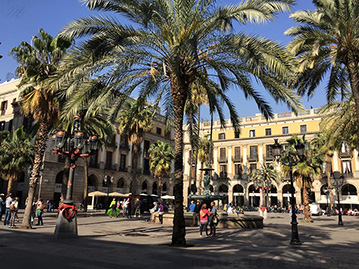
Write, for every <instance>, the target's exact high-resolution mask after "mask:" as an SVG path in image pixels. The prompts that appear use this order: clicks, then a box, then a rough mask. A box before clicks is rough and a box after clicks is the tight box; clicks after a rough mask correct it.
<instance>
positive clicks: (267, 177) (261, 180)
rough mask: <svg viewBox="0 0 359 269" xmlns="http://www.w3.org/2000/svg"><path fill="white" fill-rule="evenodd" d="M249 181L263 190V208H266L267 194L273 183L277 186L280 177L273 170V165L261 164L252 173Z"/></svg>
mask: <svg viewBox="0 0 359 269" xmlns="http://www.w3.org/2000/svg"><path fill="white" fill-rule="evenodd" d="M249 180H250V181H252V182H256V183H257V186H258V187H259V188H261V189H262V190H265V192H266V193H267V197H266V198H265V206H266V207H267V206H268V192H269V189H270V188H271V186H272V185H273V184H274V183H275V184H276V185H279V183H280V177H279V176H278V173H277V172H276V171H275V169H274V165H273V164H266V163H262V164H261V168H260V169H257V170H255V171H253V173H251V176H250V178H249Z"/></svg>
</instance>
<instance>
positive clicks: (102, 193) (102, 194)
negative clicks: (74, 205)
mask: <svg viewBox="0 0 359 269" xmlns="http://www.w3.org/2000/svg"><path fill="white" fill-rule="evenodd" d="M88 196H107V193H104V192H102V191H93V192H90V193H89V194H88Z"/></svg>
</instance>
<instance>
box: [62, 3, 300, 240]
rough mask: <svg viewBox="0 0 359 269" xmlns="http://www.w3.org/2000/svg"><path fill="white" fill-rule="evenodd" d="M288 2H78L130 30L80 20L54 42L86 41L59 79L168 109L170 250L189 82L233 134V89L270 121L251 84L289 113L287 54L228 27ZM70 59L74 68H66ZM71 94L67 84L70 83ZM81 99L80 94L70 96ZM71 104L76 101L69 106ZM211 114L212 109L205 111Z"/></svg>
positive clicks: (179, 196)
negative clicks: (96, 83) (94, 84)
mask: <svg viewBox="0 0 359 269" xmlns="http://www.w3.org/2000/svg"><path fill="white" fill-rule="evenodd" d="M293 2H294V1H292V0H248V1H244V2H241V3H240V4H237V5H231V6H220V7H219V6H217V4H216V3H217V2H216V1H214V0H124V1H115V0H85V3H86V4H87V6H88V8H90V9H93V10H99V11H112V12H114V13H115V14H119V15H124V16H126V17H127V18H128V19H129V20H130V21H131V22H133V23H135V24H136V27H132V26H127V25H123V24H121V22H120V21H119V20H117V19H116V18H114V17H106V18H105V17H89V18H81V19H78V20H76V21H75V22H73V23H72V24H70V25H68V26H67V27H66V28H65V29H64V31H63V32H62V36H66V37H77V38H86V37H87V39H86V40H84V42H83V43H82V44H80V45H79V46H78V47H76V48H74V49H73V50H71V52H70V53H69V54H68V57H67V59H66V60H65V61H64V65H63V69H62V70H61V71H60V72H59V76H60V80H61V79H62V80H65V81H67V82H68V81H69V80H70V78H71V76H73V77H74V79H73V83H74V84H77V83H78V82H79V81H81V78H82V77H86V76H87V75H88V74H91V75H93V76H95V75H97V78H98V80H100V81H101V82H102V83H104V84H105V85H106V89H105V90H104V92H103V94H101V96H100V97H99V100H101V101H98V102H97V103H103V100H105V97H106V92H107V93H110V92H113V91H119V92H121V93H125V94H131V93H132V92H133V91H134V90H135V89H138V90H139V91H138V92H139V95H140V96H141V97H142V98H146V97H148V96H157V100H160V99H161V97H163V100H164V101H165V102H164V107H165V111H167V110H168V109H169V108H170V109H173V118H174V120H173V130H174V132H175V176H174V182H175V217H174V226H173V234H172V244H173V245H180V246H183V245H185V244H186V240H185V220H184V215H183V170H182V169H183V130H182V128H183V117H184V107H185V104H186V102H187V100H188V95H189V92H190V90H191V86H192V84H193V83H196V84H198V85H199V87H201V88H203V89H205V95H206V96H207V98H208V100H209V104H210V106H211V107H214V108H215V109H216V113H218V115H219V118H220V120H221V124H222V126H224V125H225V121H224V115H223V104H225V105H226V106H227V107H228V108H229V111H230V115H231V116H230V117H231V121H232V123H233V124H234V126H235V128H236V129H238V126H239V122H238V114H237V113H236V110H235V108H234V105H233V103H232V102H231V101H230V100H229V98H228V97H227V95H226V92H227V91H228V90H229V89H230V88H232V87H236V88H238V89H240V90H242V91H243V92H244V95H245V97H246V98H253V99H254V100H255V102H256V103H257V105H258V108H259V110H260V111H261V112H262V113H263V115H264V116H265V117H266V118H270V117H272V110H271V108H270V106H269V105H268V103H267V102H266V101H265V100H264V99H263V98H262V96H261V94H260V93H259V92H258V91H257V90H256V89H255V87H254V86H253V84H252V79H253V80H254V78H255V80H256V81H260V82H261V83H262V85H263V86H264V88H265V89H266V90H267V91H268V92H269V93H270V95H271V96H272V97H274V99H275V100H276V101H281V102H284V103H286V104H288V106H289V107H290V108H292V109H293V110H297V109H298V108H300V107H301V106H300V101H299V98H298V97H297V96H296V95H295V94H294V92H293V91H292V90H291V89H288V87H287V83H288V79H289V78H290V77H291V75H292V73H293V67H294V62H293V58H292V56H291V55H290V54H289V53H288V52H287V51H286V50H284V48H283V47H282V46H280V45H278V44H277V43H275V42H272V41H270V40H268V39H265V38H261V37H258V36H250V35H247V34H244V33H235V32H234V30H233V28H232V25H233V23H236V22H237V23H240V24H242V25H244V24H246V23H262V22H266V21H270V20H273V18H274V16H275V15H276V14H277V13H279V12H283V11H286V10H289V9H290V7H291V5H292V3H293ZM73 59H79V60H80V61H82V64H81V63H76V64H72V62H73ZM70 88H71V85H70ZM77 94H78V95H81V96H84V95H85V96H86V95H88V94H90V91H88V92H83V91H82V92H78V93H77ZM72 104H73V105H74V106H76V101H75V100H74V101H73V103H72ZM212 111H214V110H212Z"/></svg>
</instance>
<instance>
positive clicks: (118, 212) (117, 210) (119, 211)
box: [116, 201, 121, 218]
mask: <svg viewBox="0 0 359 269" xmlns="http://www.w3.org/2000/svg"><path fill="white" fill-rule="evenodd" d="M120 208H121V202H120V201H117V203H116V212H117V215H116V218H118V217H119V216H120V214H121V209H120Z"/></svg>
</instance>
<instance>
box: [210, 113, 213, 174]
mask: <svg viewBox="0 0 359 269" xmlns="http://www.w3.org/2000/svg"><path fill="white" fill-rule="evenodd" d="M210 134H211V146H210V147H211V148H210V151H209V163H210V168H213V167H212V164H213V111H211V131H210Z"/></svg>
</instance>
